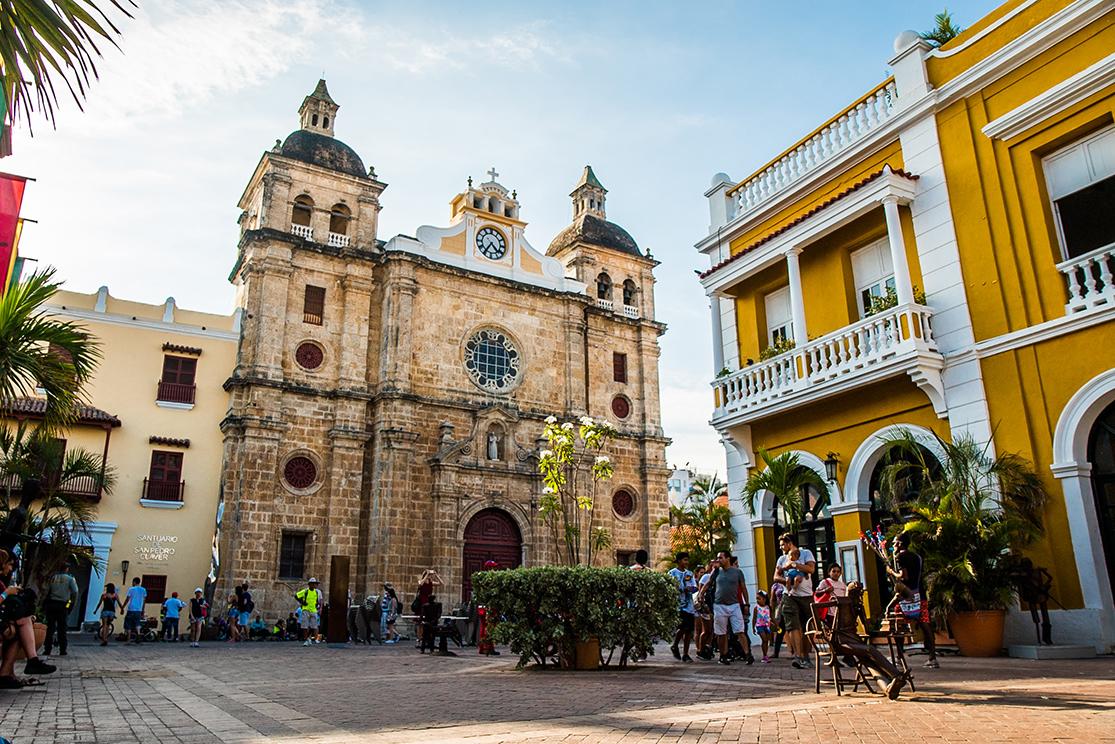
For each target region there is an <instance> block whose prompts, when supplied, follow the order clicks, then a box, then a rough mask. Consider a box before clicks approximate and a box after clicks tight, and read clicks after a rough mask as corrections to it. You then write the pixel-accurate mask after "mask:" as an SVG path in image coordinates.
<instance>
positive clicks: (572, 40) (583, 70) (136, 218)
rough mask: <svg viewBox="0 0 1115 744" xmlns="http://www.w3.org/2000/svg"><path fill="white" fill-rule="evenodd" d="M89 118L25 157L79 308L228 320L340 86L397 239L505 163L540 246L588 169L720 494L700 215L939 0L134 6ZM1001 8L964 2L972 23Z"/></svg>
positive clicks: (670, 418) (565, 218) (47, 252)
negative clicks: (86, 297)
mask: <svg viewBox="0 0 1115 744" xmlns="http://www.w3.org/2000/svg"><path fill="white" fill-rule="evenodd" d="M140 4H141V6H142V7H141V9H140V10H139V11H138V12H137V13H136V17H135V18H134V20H130V21H128V20H125V21H123V22H122V23H121V24H120V25H121V28H122V30H123V31H124V37H123V39H121V41H120V49H121V51H120V52H118V51H115V50H111V49H106V50H105V59H104V60H102V61H101V62H100V64H99V65H98V69H99V71H100V81H99V82H98V83H96V84H95V85H94V86H93V87H92V90H91V92H90V95H89V100H88V101H87V102H86V104H85V111H84V112H80V111H78V110H77V108H76V107H75V106H72V105H68V106H63V107H62V110H61V111H60V113H59V116H58V123H57V129H54V130H52V129H51V128H50V126H49V125H48V124H45V123H43V122H41V121H39V122H36V126H35V136H34V138H31V137H29V136H28V134H27V132H26V130H22V131H17V132H16V135H15V155H13V156H12V157H10V158H7V159H6V160H5V162H4V163H3V166H2V170H5V171H7V172H12V173H19V174H21V175H27V176H31V177H34V178H36V179H37V180H36V181H35V183H33V184H31V185H30V187H29V188H28V190H27V195H26V198H25V201H24V210H23V214H24V216H25V217H29V218H32V219H36V220H38V224H36V225H32V226H30V227H29V228H28V229H27V230H25V232H24V238H23V241H24V242H23V243H22V244H21V253H22V254H23V255H26V256H30V257H34V258H38V259H39V261H40V262H41V263H47V264H53V265H55V266H56V267H58V269H59V275H60V276H61V277H62V278H63V279H65V280H66V288H67V289H72V290H75V291H81V292H93V291H96V289H97V288H98V287H99V286H101V285H102V284H106V285H108V286H109V288H110V291H111V292H112V294H113V295H114V296H116V297H121V298H126V299H131V300H138V301H143V302H150V303H161V302H163V301H164V300H165V299H166V298H167V297H168V296H173V297H174V298H175V299H176V301H177V302H178V305H179V306H180V307H185V308H188V309H191V310H204V311H209V312H222V313H223V312H231V309H232V287H231V285H230V284H229V283H228V273H229V270H230V269H231V267H232V264H233V260H234V258H235V251H236V240H237V225H236V218H237V216H238V214H239V211H238V210H237V208H236V203H237V200H238V199H239V197H240V194H241V192H242V190H243V188H244V186H245V185H246V183H247V180H248V178H249V177H250V176H251V173H252V171H253V169H254V168H255V165H256V163H257V162H258V160H259V157H260V155H261V153H262V152H263V151H264V150H265V149H267V148H269V147H271V146H272V145H273V144H274V141H275V139H282V138H285V137H286V135H287V134H289V133H290V132H291V131H293V130H294V129H296V128H297V126H298V119H297V113H296V112H297V109H298V106H299V105H300V104H301V101H302V98H303V97H304V96H305V95H307V94H308V93H309V92H310V91H312V90H313V87H314V85H315V83H316V82H317V79H318V78H319V77H320V76H322V74H323V73H324V76H325V78H326V79H327V81H328V85H329V90H330V93H331V94H332V96H333V98H334V99H335V100H336V101H337V102H338V103H339V104H340V106H341V109H340V112H339V113H338V117H337V124H336V132H337V136H338V138H340V139H341V140H343V141H344V142H346V143H348V144H349V145H351V146H352V147H353V148H354V149H356V151H357V152H358V153H359V154H360V155H361V157H362V158H363V160H364V162H365V164H367V165H372V166H374V167H375V169H376V173H377V175H378V176H379V178H380V179H381V180H383V181H386V182H387V183H388V184H390V185H389V187H388V189H387V191H386V192H385V194H384V196H383V198H382V203H383V205H384V210H383V212H382V214H381V221H380V232H379V237H380V238H382V239H388V238H390V237H391V236H393V235H395V234H399V233H403V234H409V235H413V234H414V232H415V230H416V229H417V227H418V226H419V225H423V224H434V225H444V224H446V223H447V222H448V217H449V208H448V202H449V200H450V199H451V198H452V197H453V196H454V195H455V194H457V193H458V192H459V191H461V190H462V189H463V188H464V186H465V181H466V179H467V178H468V177H469V176H474V177H476V178H482V177H483V174H484V172H485V171H487V170H488V168H490V167H492V166H494V167H495V168H496V169H497V170H498V171H499V173H500V178H499V180H500V182H501V183H503V184H504V185H505V186H507V187H508V188H513V189H516V190H517V191H518V194H519V199H520V202H521V204H522V207H521V209H522V211H521V215H522V218H523V219H525V220H526V221H527V222H528V223H530V224H529V226H528V228H527V233H526V234H527V238H528V240H530V241H531V243H532V244H533V245H534V246H535V247H536V248H539V249H542V250H544V249H545V247H546V246H547V245H549V242H550V240H551V239H552V238H553V237H554V235H556V234H557V233H558V232H559V231H560V230H561V229H562V228H564V227H565V226H566V225H568V224H569V222H570V220H571V219H572V208H571V205H570V202H569V198H568V193H569V192H570V191H571V190H572V187H573V186H574V185H575V184H576V182H577V179H578V178H579V177H580V173H581V169H582V168H583V166H584V165H585V164H586V163H591V164H592V166H593V169H594V171H595V172H596V174H597V176H598V177H599V178H600V180H601V181H602V182H603V184H604V185H605V186H606V187H607V188H608V190H609V193H608V217H609V219H611V220H613V221H614V222H617V223H618V224H620V225H622V226H623V227H624V228H626V229H627V230H628V231H629V232H630V233H631V235H632V236H633V237H634V238H635V240H636V241H637V242H638V243H639V245H640V246H641V247H642V248H643V249H644V250H649V251H650V252H651V253H652V254H653V255H654V257H655V258H656V259H658V260H659V261H661V262H662V265H661V266H659V267H658V270H657V277H658V283H657V285H656V287H655V294H656V301H657V317H658V319H659V320H661V321H663V322H665V323H667V324H668V325H669V330H668V332H667V333H666V335H665V336H663V337H662V339H661V345H662V356H661V367H660V376H661V391H662V400H663V426H664V428H665V430H666V434H667V435H668V436H671V437H673V438H674V444H673V445H671V447H670V448H669V449H668V450H667V458H668V459H669V461H670V462H671V463H676V464H678V465H683V464H685V463H686V462H689V463H691V464H692V465H693V466H696V467H699V468H701V469H704V470H719V471H720V472H721V474H723V468H724V465H723V451H722V449H721V448H720V445H719V444H718V442H717V439H716V436H715V434H714V432H713V431H712V430H711V429H710V428H709V427H708V425H707V421H708V418H709V416H710V414H711V394H710V391H709V387H708V383H709V381H710V380H711V378H712V361H711V359H712V357H711V350H710V346H709V344H710V338H711V332H710V325H709V313H708V305H707V301H706V299H705V297H704V294H703V292H702V291H701V288H700V286H699V285H698V283H697V280H696V277H695V275H694V273H693V272H694V270H697V269H704V268H707V260H706V259H705V258H704V257H703V256H701V255H700V254H698V253H697V252H696V251H695V250H694V249H693V244H694V243H695V242H696V241H697V240H699V239H700V238H701V237H702V236H703V235H705V234H706V233H707V230H708V222H709V218H708V207H707V202H706V201H705V199H704V196H703V193H704V191H705V189H706V188H707V187H708V185H709V181H710V178H711V176H712V175H713V174H714V173H716V172H717V171H724V172H727V173H728V174H729V175H731V176H732V177H733V178H734V179H737V180H738V179H742V178H743V177H745V176H746V175H748V174H749V173H750V172H751V170H753V169H754V168H757V167H759V166H761V165H762V164H763V163H765V162H766V161H767V160H769V159H770V158H771V157H772V156H774V155H776V154H777V153H778V152H781V151H782V150H784V149H785V148H786V147H787V146H789V145H791V144H793V143H794V142H795V141H797V140H798V139H799V138H800V137H801V136H803V135H804V134H807V133H808V132H809V131H811V130H812V129H813V128H814V127H816V126H817V125H819V124H820V123H822V122H823V121H824V120H826V119H828V118H829V117H830V116H832V115H833V114H835V113H837V112H838V111H840V110H841V109H842V108H843V107H844V106H845V105H846V104H848V103H849V102H851V101H852V100H854V99H855V98H856V97H858V96H859V95H861V94H862V93H864V92H866V91H867V90H869V89H870V88H872V87H873V86H874V85H876V84H878V83H879V82H880V81H882V80H883V79H884V78H885V77H886V76H887V74H888V68H887V64H886V63H887V59H888V58H889V57H890V56H891V55H892V54H893V46H892V44H893V41H894V38H895V37H896V36H897V35H898V34H899V33H900V32H901V31H903V30H904V29H907V28H913V29H915V30H925V29H928V28H930V27H931V26H932V23H933V15H934V14H935V13H938V12H940V11H941V9H942V5H941V2H940V0H936V1H933V2H931V1H929V0H907V1H906V2H901V3H896V2H867V1H865V0H862V1H858V2H857V1H852V2H843V3H832V2H820V1H819V0H817V1H808V2H807V1H802V0H785V1H783V2H776V3H770V2H753V1H752V0H747V1H740V2H705V3H677V2H658V1H657V0H653V1H652V0H642V1H641V2H579V1H578V2H563V3H552V2H546V3H542V2H520V3H498V2H496V3H493V2H470V3H461V2H454V3H448V2H408V3H391V2H364V3H358V2H341V1H332V0H302V1H301V2H275V1H271V2H268V1H267V0H252V1H250V2H213V1H211V0H191V1H190V2H180V1H177V0H141V3H140ZM996 5H997V3H994V2H990V1H988V0H973V1H972V2H967V3H963V4H959V3H956V4H950V10H951V11H952V12H953V16H954V19H955V20H956V21H957V22H958V23H959V24H960V25H962V26H968V25H970V24H972V23H974V22H975V21H976V20H978V19H979V18H980V17H982V16H983V15H985V14H986V13H988V12H990V11H991V10H993V9H994V8H995V7H996Z"/></svg>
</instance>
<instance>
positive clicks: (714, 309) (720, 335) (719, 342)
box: [708, 294, 724, 375]
mask: <svg viewBox="0 0 1115 744" xmlns="http://www.w3.org/2000/svg"><path fill="white" fill-rule="evenodd" d="M708 307H709V312H710V313H711V314H712V368H713V369H712V374H713V375H718V374H720V370H722V369H724V330H723V329H722V328H721V327H720V321H721V319H720V295H718V294H711V295H709V298H708Z"/></svg>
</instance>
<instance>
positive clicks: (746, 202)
mask: <svg viewBox="0 0 1115 744" xmlns="http://www.w3.org/2000/svg"><path fill="white" fill-rule="evenodd" d="M895 96H896V92H895V85H894V80H893V79H891V80H888V81H887V82H885V83H883V84H882V85H881V86H879V87H878V88H876V89H875V90H873V91H871V92H870V93H868V94H867V95H866V96H864V97H863V98H861V99H860V100H859V101H857V102H856V103H853V104H852V105H851V106H849V107H848V108H847V109H845V111H844V112H843V113H841V114H840V115H839V116H837V117H836V118H835V119H833V120H832V121H831V122H829V123H828V124H826V125H825V126H823V127H822V128H821V129H819V130H818V131H817V132H816V134H813V135H812V136H810V137H808V138H807V139H805V140H804V141H802V142H801V144H799V145H798V146H797V147H795V148H794V149H792V150H790V151H789V152H787V153H786V154H785V155H783V156H782V157H781V158H779V159H778V160H776V161H774V162H773V163H771V164H770V165H768V166H767V167H766V168H764V169H763V170H762V171H760V172H758V173H756V174H755V175H754V176H752V177H751V178H749V179H748V180H746V181H744V182H743V183H742V184H740V185H739V186H737V187H736V189H735V190H734V191H733V192H732V193H733V195H734V196H735V198H736V203H737V205H738V209H739V211H740V212H746V211H748V210H750V209H753V208H754V207H756V206H758V205H759V204H760V203H762V202H764V201H766V200H767V199H769V198H770V197H772V196H774V195H775V194H777V193H778V192H780V191H782V190H783V189H785V188H787V187H788V186H790V185H791V184H793V183H795V182H796V181H798V180H799V179H801V178H803V177H804V176H805V175H806V174H808V173H809V172H810V171H813V170H815V169H817V168H819V167H820V166H821V165H822V164H824V163H825V162H826V161H828V160H831V159H832V158H833V157H835V156H836V155H838V154H839V153H840V152H841V151H843V150H845V149H847V148H848V147H849V146H851V145H852V144H853V143H855V142H857V141H859V140H861V139H863V138H864V137H865V136H867V134H868V133H870V132H872V131H873V130H876V129H878V128H879V127H880V126H882V125H883V124H884V123H885V122H886V121H887V120H888V119H889V118H890V117H891V116H892V114H893V112H894V101H895Z"/></svg>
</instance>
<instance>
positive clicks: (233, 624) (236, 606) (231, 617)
mask: <svg viewBox="0 0 1115 744" xmlns="http://www.w3.org/2000/svg"><path fill="white" fill-rule="evenodd" d="M242 591H244V590H243V589H242V588H241V587H240V585H237V586H234V587H233V588H232V594H230V595H228V612H227V617H228V642H229V643H236V642H237V641H239V640H240V592H242Z"/></svg>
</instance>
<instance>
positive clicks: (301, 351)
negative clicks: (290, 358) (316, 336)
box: [294, 342, 325, 369]
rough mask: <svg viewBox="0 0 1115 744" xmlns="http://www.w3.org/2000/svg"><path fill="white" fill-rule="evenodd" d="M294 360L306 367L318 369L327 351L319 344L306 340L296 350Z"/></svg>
mask: <svg viewBox="0 0 1115 744" xmlns="http://www.w3.org/2000/svg"><path fill="white" fill-rule="evenodd" d="M294 361H296V362H298V364H299V365H300V366H302V367H303V368H304V369H317V368H318V367H320V366H321V363H322V362H323V361H325V353H324V352H323V351H322V350H321V347H320V346H318V345H317V344H311V343H309V342H306V343H304V344H302V345H301V346H299V347H298V350H297V351H295V352H294Z"/></svg>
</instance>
